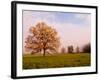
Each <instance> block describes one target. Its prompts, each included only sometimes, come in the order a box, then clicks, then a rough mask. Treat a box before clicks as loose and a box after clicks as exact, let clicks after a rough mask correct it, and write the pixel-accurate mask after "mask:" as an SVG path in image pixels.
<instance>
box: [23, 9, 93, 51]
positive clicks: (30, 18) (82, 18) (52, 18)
mask: <svg viewBox="0 0 100 80" xmlns="http://www.w3.org/2000/svg"><path fill="white" fill-rule="evenodd" d="M41 21H42V22H45V23H46V24H48V25H50V26H51V27H53V28H55V29H56V31H57V32H58V36H59V37H60V42H61V46H60V48H61V47H65V48H67V47H68V46H69V45H73V46H74V48H76V47H77V46H79V47H82V46H83V45H84V44H87V43H89V42H90V41H91V14H89V13H88V14H87V13H71V12H49V11H48V12H47V11H27V10H24V11H23V49H24V45H25V38H26V37H27V36H28V34H29V28H30V27H31V26H35V25H36V24H37V23H38V22H41ZM24 50H25V49H24Z"/></svg>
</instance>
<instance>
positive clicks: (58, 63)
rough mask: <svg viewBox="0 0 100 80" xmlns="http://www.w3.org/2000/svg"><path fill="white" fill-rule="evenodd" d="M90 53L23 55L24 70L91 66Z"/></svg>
mask: <svg viewBox="0 0 100 80" xmlns="http://www.w3.org/2000/svg"><path fill="white" fill-rule="evenodd" d="M90 62H91V61H90V54H89V53H75V54H74V53H73V54H55V55H51V56H50V55H46V56H42V55H31V54H24V55H23V69H40V68H60V67H80V66H90V64H91V63H90Z"/></svg>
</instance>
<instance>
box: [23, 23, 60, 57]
mask: <svg viewBox="0 0 100 80" xmlns="http://www.w3.org/2000/svg"><path fill="white" fill-rule="evenodd" d="M29 32H30V35H28V37H27V38H26V41H25V43H26V45H25V48H26V49H29V50H30V51H32V53H38V52H40V53H43V56H45V54H46V51H47V52H48V51H49V52H56V51H57V49H58V48H59V45H60V40H59V37H58V34H57V31H56V30H55V29H53V28H52V27H51V26H49V25H47V24H45V23H44V22H40V23H37V25H35V26H34V27H31V28H30V30H29Z"/></svg>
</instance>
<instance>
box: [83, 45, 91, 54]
mask: <svg viewBox="0 0 100 80" xmlns="http://www.w3.org/2000/svg"><path fill="white" fill-rule="evenodd" d="M82 50H83V53H91V45H90V43H88V44H86V45H84V46H83V49H82Z"/></svg>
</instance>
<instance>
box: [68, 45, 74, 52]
mask: <svg viewBox="0 0 100 80" xmlns="http://www.w3.org/2000/svg"><path fill="white" fill-rule="evenodd" d="M68 53H73V46H72V45H71V46H68Z"/></svg>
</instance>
